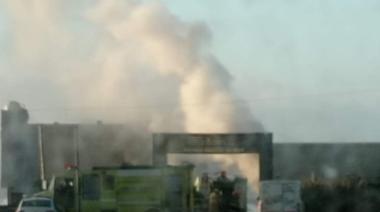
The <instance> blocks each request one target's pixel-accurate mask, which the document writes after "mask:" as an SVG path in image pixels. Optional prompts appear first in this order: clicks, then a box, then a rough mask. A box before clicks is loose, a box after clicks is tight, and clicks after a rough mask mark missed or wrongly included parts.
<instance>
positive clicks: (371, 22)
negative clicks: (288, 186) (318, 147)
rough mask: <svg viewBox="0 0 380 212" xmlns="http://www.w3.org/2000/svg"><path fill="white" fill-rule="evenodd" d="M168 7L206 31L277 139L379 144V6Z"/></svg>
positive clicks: (258, 3)
mask: <svg viewBox="0 0 380 212" xmlns="http://www.w3.org/2000/svg"><path fill="white" fill-rule="evenodd" d="M165 2H167V4H168V5H169V7H170V8H171V9H172V11H173V12H174V13H176V14H177V15H178V16H179V17H181V18H183V19H184V20H201V21H204V22H206V23H207V24H208V25H209V26H210V28H211V29H212V32H213V43H212V47H213V51H214V53H215V54H216V55H217V56H218V57H219V58H220V59H221V61H222V62H223V63H224V65H226V66H227V67H228V68H229V70H230V72H231V73H232V74H233V75H234V77H235V85H236V90H237V92H238V93H239V94H240V95H241V96H243V97H244V98H245V99H246V100H247V101H248V102H249V104H250V105H251V107H252V111H253V113H254V114H256V116H258V117H259V119H260V120H262V121H263V122H264V124H265V125H266V126H267V128H268V130H269V131H273V132H274V134H275V138H276V135H277V140H282V141H301V140H302V141H305V140H308V141H340V140H346V141H349V140H351V141H373V140H379V135H380V134H379V133H377V131H379V127H378V126H377V124H376V123H378V122H379V121H380V113H379V112H377V109H376V108H377V105H379V103H380V88H379V83H378V82H379V79H380V71H379V70H380V60H379V57H380V39H379V38H380V26H379V25H378V23H379V21H380V3H379V2H378V1H359V0H350V1H341V0H334V1H326V0H319V1H314V0H313V1H311V0H306V1H300V0H290V1H275V0H273V1H272V0H270V1H263V0H254V1H229V0H222V1H216V0H214V1H212V0H211V1H207V2H208V3H205V2H204V1H186V2H185V1H170V0H167V1H165Z"/></svg>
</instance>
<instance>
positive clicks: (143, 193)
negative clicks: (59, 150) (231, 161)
mask: <svg viewBox="0 0 380 212" xmlns="http://www.w3.org/2000/svg"><path fill="white" fill-rule="evenodd" d="M192 169H193V167H192V166H187V165H186V166H165V167H153V166H125V167H96V168H93V170H91V171H80V172H79V171H78V170H77V169H72V170H71V171H68V172H67V173H66V174H65V175H64V176H60V177H56V179H55V183H54V195H53V196H54V197H53V198H54V201H55V204H56V205H57V207H58V209H59V210H61V211H68V212H71V211H75V212H77V211H81V212H121V211H128V212H164V211H173V212H190V211H193V205H192V204H193V196H192V194H193V192H192V183H191V174H192Z"/></svg>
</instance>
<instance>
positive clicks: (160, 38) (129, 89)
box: [6, 0, 263, 179]
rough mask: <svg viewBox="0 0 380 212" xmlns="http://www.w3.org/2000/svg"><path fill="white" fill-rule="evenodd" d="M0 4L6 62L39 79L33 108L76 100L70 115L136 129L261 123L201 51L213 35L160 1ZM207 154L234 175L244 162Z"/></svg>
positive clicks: (213, 128)
mask: <svg viewBox="0 0 380 212" xmlns="http://www.w3.org/2000/svg"><path fill="white" fill-rule="evenodd" d="M6 6H7V8H8V10H7V11H8V12H9V14H10V21H11V22H12V26H11V27H10V36H11V37H12V43H11V47H10V49H9V53H10V55H11V57H12V60H11V61H12V64H11V67H12V68H13V69H15V70H17V71H18V72H19V74H27V75H28V76H29V75H30V76H31V77H30V78H29V79H34V77H35V76H39V75H43V76H44V77H43V78H39V80H41V81H42V82H45V81H46V82H47V83H46V86H47V87H46V88H41V90H42V91H40V92H41V94H44V93H45V94H48V95H47V96H45V98H42V99H41V98H40V99H39V100H40V101H39V102H38V103H39V105H41V104H45V102H50V101H52V100H49V98H50V96H52V97H51V98H52V99H56V98H57V97H56V96H59V95H61V98H59V101H58V102H59V104H62V105H61V106H62V108H73V107H74V109H72V110H71V109H70V110H69V112H67V113H68V114H69V115H68V116H72V117H75V119H77V120H78V121H89V120H90V121H93V120H97V119H102V120H106V121H109V122H124V123H128V124H129V125H132V124H133V125H134V126H137V127H136V128H138V129H140V130H141V132H142V133H149V132H152V131H164V132H168V131H169V132H196V133H228V132H232V133H234V132H254V131H262V130H263V127H262V126H261V124H260V123H258V122H257V121H255V120H254V118H253V117H252V115H251V113H250V111H249V109H248V107H247V106H246V105H245V104H244V102H243V101H242V100H240V99H239V98H238V97H237V96H236V95H235V94H234V92H233V89H232V85H231V84H232V82H233V78H232V76H231V75H230V73H229V72H228V70H226V69H225V68H224V67H223V65H222V63H221V62H220V61H218V59H217V58H215V57H214V56H213V54H212V53H211V52H210V51H209V50H208V45H209V42H210V40H211V32H210V29H209V28H208V27H207V26H206V25H205V24H203V23H202V22H192V23H189V22H185V21H182V20H180V19H179V18H177V17H176V16H174V15H173V14H172V13H170V11H168V9H167V8H166V7H165V6H164V5H163V4H161V3H160V2H158V1H148V2H140V1H132V0H131V1H120V0H101V1H97V2H96V3H94V4H93V3H89V4H81V5H79V3H77V2H76V1H63V0H61V1H59V0H55V1H51V0H31V1H28V2H25V1H21V0H9V1H6ZM78 8H79V9H78ZM32 85H33V83H32ZM31 87H33V86H31ZM16 97H17V96H16ZM29 101H30V102H26V104H28V103H29V104H30V103H32V104H36V102H33V99H29ZM36 105H38V104H36ZM136 142H138V141H136ZM145 144H148V143H145ZM213 159H214V160H217V161H220V163H222V164H225V165H226V166H231V164H236V166H237V167H238V168H239V169H240V170H241V171H242V172H245V171H247V170H250V167H251V166H252V165H251V164H252V161H251V160H248V159H241V160H237V161H233V162H232V161H230V159H229V158H228V157H223V156H215V157H213ZM255 160H256V159H255ZM247 174H249V173H247ZM250 175H252V173H250ZM251 179H257V175H256V177H253V178H251Z"/></svg>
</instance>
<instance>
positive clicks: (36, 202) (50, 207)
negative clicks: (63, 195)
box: [16, 197, 57, 212]
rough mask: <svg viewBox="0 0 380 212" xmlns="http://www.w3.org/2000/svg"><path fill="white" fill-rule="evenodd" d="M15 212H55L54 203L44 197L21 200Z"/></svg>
mask: <svg viewBox="0 0 380 212" xmlns="http://www.w3.org/2000/svg"><path fill="white" fill-rule="evenodd" d="M16 212H57V210H56V208H55V205H54V201H53V200H52V199H50V198H46V197H29V198H23V199H22V200H21V201H20V204H19V205H18V207H17V210H16Z"/></svg>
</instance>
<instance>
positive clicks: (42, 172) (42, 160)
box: [38, 125, 47, 190]
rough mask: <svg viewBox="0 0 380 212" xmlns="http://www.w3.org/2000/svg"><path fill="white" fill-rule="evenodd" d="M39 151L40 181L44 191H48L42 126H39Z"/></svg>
mask: <svg viewBox="0 0 380 212" xmlns="http://www.w3.org/2000/svg"><path fill="white" fill-rule="evenodd" d="M38 149H39V153H40V179H41V188H42V190H46V189H47V182H46V178H45V155H44V146H43V141H42V125H38Z"/></svg>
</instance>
